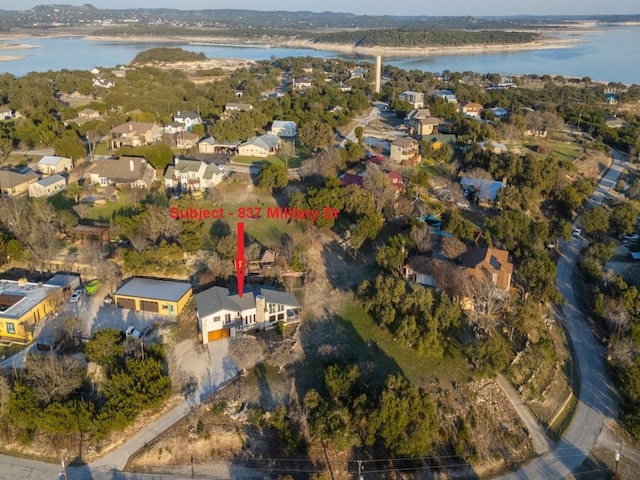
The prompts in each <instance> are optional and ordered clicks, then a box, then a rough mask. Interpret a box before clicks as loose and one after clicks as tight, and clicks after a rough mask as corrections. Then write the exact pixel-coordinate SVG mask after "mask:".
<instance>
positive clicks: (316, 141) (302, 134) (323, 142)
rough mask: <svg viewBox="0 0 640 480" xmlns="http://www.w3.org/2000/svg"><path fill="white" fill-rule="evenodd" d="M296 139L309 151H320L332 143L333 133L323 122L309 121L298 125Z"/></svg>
mask: <svg viewBox="0 0 640 480" xmlns="http://www.w3.org/2000/svg"><path fill="white" fill-rule="evenodd" d="M298 138H299V139H300V141H301V142H302V143H303V144H304V145H306V146H307V147H309V148H310V149H311V150H313V151H315V150H320V149H321V148H325V147H328V146H329V145H331V143H332V142H333V131H332V130H331V127H330V126H329V125H327V124H326V123H324V122H320V121H318V120H311V121H309V122H305V123H303V124H302V125H300V129H299V130H298Z"/></svg>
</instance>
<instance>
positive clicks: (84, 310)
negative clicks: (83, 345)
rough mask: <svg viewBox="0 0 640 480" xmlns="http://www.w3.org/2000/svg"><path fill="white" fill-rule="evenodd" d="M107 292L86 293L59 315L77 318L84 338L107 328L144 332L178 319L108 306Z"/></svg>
mask: <svg viewBox="0 0 640 480" xmlns="http://www.w3.org/2000/svg"><path fill="white" fill-rule="evenodd" d="M105 294H106V292H105V291H100V292H98V293H96V294H94V295H87V294H86V293H85V294H83V295H82V296H81V297H80V300H79V301H78V303H69V302H66V303H65V305H64V306H63V307H62V308H61V309H60V310H59V315H60V316H62V315H66V316H69V315H71V316H76V317H77V318H78V319H79V320H80V329H81V332H82V336H83V338H91V337H92V336H93V335H95V333H96V332H98V331H100V330H105V329H107V328H117V329H119V330H122V331H124V330H126V329H127V327H128V326H130V325H132V326H133V327H134V328H136V330H138V331H140V332H142V331H144V330H145V329H146V328H148V327H150V326H152V325H154V324H157V323H171V322H175V321H176V317H170V316H165V315H158V314H154V313H149V312H136V311H134V310H127V309H122V308H118V307H116V306H115V305H113V304H111V305H106V304H105V303H104V296H105Z"/></svg>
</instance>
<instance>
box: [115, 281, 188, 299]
mask: <svg viewBox="0 0 640 480" xmlns="http://www.w3.org/2000/svg"><path fill="white" fill-rule="evenodd" d="M190 290H191V284H190V283H188V282H178V281H174V280H161V279H157V278H142V277H133V278H131V279H130V280H129V281H128V282H127V283H125V284H124V285H123V286H122V287H120V288H119V289H118V290H117V291H116V295H119V296H122V297H138V298H150V299H153V300H166V301H170V302H177V301H178V300H180V299H181V298H182V297H184V296H185V295H186V294H187V293H188V292H189V291H190Z"/></svg>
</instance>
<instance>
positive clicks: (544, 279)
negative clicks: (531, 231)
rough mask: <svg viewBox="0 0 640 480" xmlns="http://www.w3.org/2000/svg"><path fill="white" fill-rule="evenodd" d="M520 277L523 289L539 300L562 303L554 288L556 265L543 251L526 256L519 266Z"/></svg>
mask: <svg viewBox="0 0 640 480" xmlns="http://www.w3.org/2000/svg"><path fill="white" fill-rule="evenodd" d="M519 272H520V277H521V278H522V280H523V282H524V284H525V289H526V290H527V291H528V292H529V293H531V294H532V295H533V296H535V297H536V298H538V299H539V300H541V301H543V302H546V301H550V302H556V303H559V302H560V301H562V296H561V295H560V292H558V289H557V287H556V282H555V278H556V264H555V263H554V262H553V260H552V259H551V257H549V255H548V254H547V253H545V252H543V251H536V252H534V253H533V254H532V255H530V256H527V257H526V258H525V259H524V260H523V261H522V264H521V265H520V269H519Z"/></svg>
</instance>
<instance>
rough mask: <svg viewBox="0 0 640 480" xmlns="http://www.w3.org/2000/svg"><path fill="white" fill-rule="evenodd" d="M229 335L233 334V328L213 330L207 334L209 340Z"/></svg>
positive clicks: (212, 340)
mask: <svg viewBox="0 0 640 480" xmlns="http://www.w3.org/2000/svg"><path fill="white" fill-rule="evenodd" d="M229 335H231V330H230V329H228V328H223V329H222V330H213V331H211V332H209V333H208V334H207V341H208V342H215V341H216V340H220V339H222V338H227V337H228V336H229Z"/></svg>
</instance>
